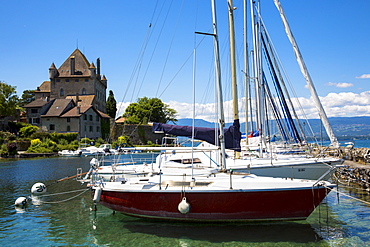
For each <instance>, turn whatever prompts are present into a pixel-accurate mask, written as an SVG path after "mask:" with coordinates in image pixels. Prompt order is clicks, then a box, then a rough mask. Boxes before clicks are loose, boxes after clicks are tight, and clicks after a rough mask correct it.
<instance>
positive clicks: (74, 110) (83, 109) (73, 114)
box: [60, 106, 92, 117]
mask: <svg viewBox="0 0 370 247" xmlns="http://www.w3.org/2000/svg"><path fill="white" fill-rule="evenodd" d="M91 107H92V106H79V108H80V113H78V107H77V106H75V107H74V108H72V109H71V110H69V111H67V112H66V113H64V114H63V115H61V116H60V117H80V116H81V115H82V114H84V113H85V112H86V111H87V110H89V109H90V108H91Z"/></svg>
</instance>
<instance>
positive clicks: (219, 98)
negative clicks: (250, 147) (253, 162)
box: [211, 0, 226, 170]
mask: <svg viewBox="0 0 370 247" xmlns="http://www.w3.org/2000/svg"><path fill="white" fill-rule="evenodd" d="M211 5H212V26H213V44H214V45H213V47H214V54H215V73H216V78H215V79H216V96H217V101H218V102H217V107H218V123H219V131H220V132H219V133H220V136H219V142H220V148H221V152H220V156H221V157H220V161H221V169H222V170H225V169H226V155H225V139H224V136H223V133H224V126H225V117H224V107H223V97H222V86H221V66H220V52H219V43H218V34H217V21H216V20H217V18H216V3H215V0H211Z"/></svg>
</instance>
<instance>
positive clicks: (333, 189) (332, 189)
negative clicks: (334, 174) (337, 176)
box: [324, 185, 370, 205]
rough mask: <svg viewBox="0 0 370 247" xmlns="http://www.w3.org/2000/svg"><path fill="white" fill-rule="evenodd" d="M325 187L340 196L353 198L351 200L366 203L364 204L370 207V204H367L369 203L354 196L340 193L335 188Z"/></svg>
mask: <svg viewBox="0 0 370 247" xmlns="http://www.w3.org/2000/svg"><path fill="white" fill-rule="evenodd" d="M324 186H325V188H327V189H330V190H331V191H334V192H337V193H338V194H341V195H343V196H346V197H349V198H351V199H353V200H356V201H359V202H362V203H364V204H367V205H370V202H367V201H364V200H361V199H358V198H356V197H353V196H350V195H347V194H345V193H343V192H340V191H339V190H337V189H335V188H330V187H327V186H326V185H324Z"/></svg>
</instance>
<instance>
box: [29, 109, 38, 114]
mask: <svg viewBox="0 0 370 247" xmlns="http://www.w3.org/2000/svg"><path fill="white" fill-rule="evenodd" d="M38 112H39V110H38V109H31V113H38Z"/></svg>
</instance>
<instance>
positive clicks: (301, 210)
mask: <svg viewBox="0 0 370 247" xmlns="http://www.w3.org/2000/svg"><path fill="white" fill-rule="evenodd" d="M327 193H328V191H327V189H326V188H324V187H315V188H301V189H291V190H290V189H284V190H281V189H271V190H265V191H261V190H255V191H253V190H232V189H230V190H227V191H191V190H190V191H186V192H184V191H182V190H181V189H179V190H178V191H166V190H165V189H164V188H163V190H157V191H145V190H141V191H125V190H121V191H109V190H108V189H103V191H102V194H101V196H100V202H99V203H100V204H102V205H103V206H105V207H107V208H110V209H112V210H115V211H119V212H122V213H124V214H126V215H130V216H136V217H144V218H152V219H161V220H177V221H261V220H264V221H270V220H271V221H276V220H303V219H306V218H307V217H308V216H309V215H310V214H311V213H312V212H313V210H314V209H315V208H316V206H318V205H319V204H320V202H321V201H322V200H323V199H324V197H325V196H326V195H327ZM183 197H185V198H186V201H187V202H188V203H189V205H190V211H189V213H187V214H182V213H180V212H179V210H178V205H179V203H180V202H181V201H182V199H183Z"/></svg>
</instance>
